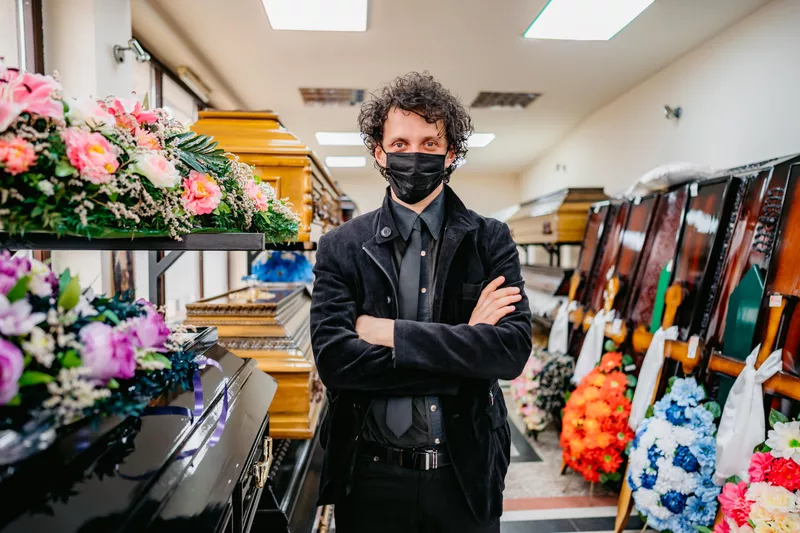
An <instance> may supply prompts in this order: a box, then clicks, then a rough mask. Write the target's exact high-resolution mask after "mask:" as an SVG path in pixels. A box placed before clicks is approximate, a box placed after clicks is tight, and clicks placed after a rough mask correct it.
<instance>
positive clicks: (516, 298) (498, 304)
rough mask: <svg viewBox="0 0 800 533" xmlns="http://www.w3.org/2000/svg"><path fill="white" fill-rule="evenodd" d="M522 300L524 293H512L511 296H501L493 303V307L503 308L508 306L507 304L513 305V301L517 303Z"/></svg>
mask: <svg viewBox="0 0 800 533" xmlns="http://www.w3.org/2000/svg"><path fill="white" fill-rule="evenodd" d="M520 300H522V295H521V294H512V295H510V296H506V297H504V298H500V299H498V300H495V301H494V303H493V305H492V307H494V308H495V309H497V308H503V307H506V306H508V305H511V304H513V303H516V302H518V301H520Z"/></svg>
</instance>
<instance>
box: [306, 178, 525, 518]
mask: <svg viewBox="0 0 800 533" xmlns="http://www.w3.org/2000/svg"><path fill="white" fill-rule="evenodd" d="M444 194H445V195H446V204H447V206H446V209H447V216H446V222H445V224H446V225H445V229H444V233H443V235H442V239H443V240H442V244H441V249H440V256H439V262H438V272H437V282H436V285H435V287H434V300H433V321H432V322H415V321H407V320H397V322H396V324H395V349H394V350H392V349H391V348H386V347H382V346H375V345H372V344H369V343H367V342H365V341H363V340H361V339H359V338H358V335H357V334H356V332H355V322H356V318H357V317H358V316H360V315H362V314H367V315H371V316H374V317H378V318H391V319H396V318H397V314H398V311H397V294H396V287H397V279H396V274H395V270H394V267H393V265H392V253H393V252H392V243H391V241H392V239H393V238H394V237H395V236H396V235H397V229H396V228H395V227H394V223H393V222H392V217H391V216H389V211H388V209H389V206H388V203H387V202H388V201H389V198H388V196H387V198H386V200H385V201H384V204H383V207H382V208H381V209H379V210H377V211H373V212H371V213H368V214H366V215H363V216H360V217H358V218H356V219H354V220H352V221H350V222H348V223H346V224H344V225H343V226H341V227H339V228H337V229H335V230H333V231H331V232H330V233H328V234H327V235H325V236H324V237H322V239H320V242H319V248H318V250H317V260H316V265H315V267H314V273H315V276H316V277H315V281H314V291H313V302H312V305H311V337H312V343H313V348H314V357H315V359H316V362H317V369H318V372H319V375H320V378H321V379H322V382H323V383H324V384H325V385H326V387H327V388H328V398H329V401H330V406H329V410H328V414H327V416H326V418H325V420H324V422H323V425H322V428H321V434H320V438H321V439H322V444H323V446H324V447H325V462H324V466H323V471H322V479H321V484H320V497H319V503H320V504H325V503H336V500H337V499H338V498H339V497H340V496H341V495H342V494H343V492H342V491H349V489H350V487H351V483H352V469H353V465H354V460H355V455H356V453H357V450H358V446H359V444H360V440H359V438H358V435H359V434H360V433H361V430H362V428H363V425H364V418H365V414H366V413H367V412H368V410H369V407H370V405H371V400H372V399H373V398H374V397H376V396H381V395H393V396H399V395H404V396H416V395H438V396H440V399H441V403H442V408H443V410H444V414H445V417H444V428H445V434H446V436H447V441H448V449H449V451H450V456H451V459H452V462H453V467H454V469H455V472H456V475H457V477H458V480H459V482H460V484H461V487H462V489H463V490H464V493H465V494H466V497H467V500H468V502H469V505H470V507H471V509H472V511H473V513H474V515H475V518H476V519H477V520H478V521H479V522H481V523H486V522H490V521H491V520H493V519H494V518H496V517H498V516H500V514H501V513H502V506H503V495H502V491H503V488H504V486H505V484H504V478H505V475H506V471H507V470H508V464H509V460H510V434H509V428H508V422H507V421H506V415H507V410H506V405H505V401H504V399H503V394H502V392H501V391H500V387H499V385H498V384H497V380H498V379H513V378H515V377H517V376H518V375H519V374H520V373H521V372H522V369H523V367H524V366H525V363H526V361H527V360H528V357H529V355H530V351H531V314H530V309H529V307H528V300H527V298H526V297H525V292H524V290H523V281H522V276H521V274H520V264H519V254H518V252H517V247H516V245H515V244H514V241H513V240H512V239H511V234H510V232H509V230H508V227H507V226H506V225H505V224H503V223H501V222H498V221H496V220H493V219H487V218H483V217H481V216H479V215H478V214H476V213H474V212H472V211H469V210H468V209H467V208H466V207H464V204H463V203H462V202H461V200H459V198H458V197H457V196H456V195H455V193H454V192H453V191H452V190H451V189H450V188H449V187H445V192H444ZM498 276H505V278H506V282H505V286H511V285H513V286H517V287H519V288H520V289H521V290H522V300H521V301H520V302H519V303H517V304H516V311H514V312H512V313H510V314H509V315H507V316H506V317H504V318H503V319H502V320H500V322H498V323H497V324H496V325H495V326H489V325H486V324H479V325H477V326H470V325H469V324H468V322H469V318H470V316H471V314H472V311H473V309H474V308H475V304H476V303H477V301H478V297H479V296H480V293H481V290H482V289H483V287H484V286H485V285H486V284H487V283H488V282H489V281H491V280H493V279H495V278H496V277H498Z"/></svg>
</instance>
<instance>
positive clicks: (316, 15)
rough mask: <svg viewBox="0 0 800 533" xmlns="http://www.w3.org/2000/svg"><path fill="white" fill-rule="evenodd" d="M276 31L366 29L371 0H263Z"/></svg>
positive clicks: (271, 24) (270, 21)
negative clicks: (369, 0)
mask: <svg viewBox="0 0 800 533" xmlns="http://www.w3.org/2000/svg"><path fill="white" fill-rule="evenodd" d="M261 1H262V2H263V3H264V9H265V10H266V11H267V17H269V23H270V26H272V29H273V30H303V31H367V2H368V0H261Z"/></svg>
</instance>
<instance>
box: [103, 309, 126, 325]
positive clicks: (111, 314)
mask: <svg viewBox="0 0 800 533" xmlns="http://www.w3.org/2000/svg"><path fill="white" fill-rule="evenodd" d="M103 316H104V317H106V318H107V319H108V320H109V321H111V323H112V324H114V325H115V326H116V325H117V324H119V323H120V322H122V321H121V320H120V319H119V317H118V316H117V314H116V313H115V312H114V311H112V310H111V309H106V310H105V311H103Z"/></svg>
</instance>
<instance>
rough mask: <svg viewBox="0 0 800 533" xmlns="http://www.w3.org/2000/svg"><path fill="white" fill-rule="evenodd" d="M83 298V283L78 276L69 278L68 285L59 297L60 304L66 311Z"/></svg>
mask: <svg viewBox="0 0 800 533" xmlns="http://www.w3.org/2000/svg"><path fill="white" fill-rule="evenodd" d="M80 299H81V284H80V280H79V279H78V277H77V276H76V277H74V278H72V279H71V280H69V283H67V286H66V287H65V288H64V290H63V291H61V296H59V297H58V306H59V307H61V308H62V309H64V310H65V311H69V310H70V309H72V308H73V307H75V306H76V305H78V302H79V301H80Z"/></svg>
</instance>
